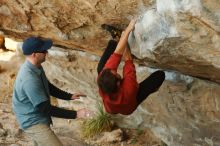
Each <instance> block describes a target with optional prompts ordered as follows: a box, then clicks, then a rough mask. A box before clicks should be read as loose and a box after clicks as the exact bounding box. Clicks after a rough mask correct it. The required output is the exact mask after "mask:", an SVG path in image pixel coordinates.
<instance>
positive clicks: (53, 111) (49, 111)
mask: <svg viewBox="0 0 220 146" xmlns="http://www.w3.org/2000/svg"><path fill="white" fill-rule="evenodd" d="M37 108H38V109H39V111H40V112H41V113H43V114H46V115H47V116H53V117H57V118H65V119H75V118H85V117H90V116H93V113H92V112H91V111H89V110H87V109H84V108H83V109H80V110H78V111H74V110H67V109H62V108H59V107H56V106H52V105H51V104H50V102H49V100H47V101H45V102H42V103H41V104H39V105H38V106H37Z"/></svg>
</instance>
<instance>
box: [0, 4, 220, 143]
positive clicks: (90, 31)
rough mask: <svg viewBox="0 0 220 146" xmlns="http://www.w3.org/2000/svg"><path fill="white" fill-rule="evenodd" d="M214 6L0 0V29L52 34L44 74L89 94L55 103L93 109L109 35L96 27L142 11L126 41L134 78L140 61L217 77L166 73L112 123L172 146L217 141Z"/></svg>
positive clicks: (19, 34)
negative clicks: (144, 131) (129, 111)
mask: <svg viewBox="0 0 220 146" xmlns="http://www.w3.org/2000/svg"><path fill="white" fill-rule="evenodd" d="M219 10H220V1H219V0H209V1H208V0H203V1H202V0H191V1H189V0H157V1H156V0H124V1H116V0H111V1H110V0H99V1H98V0H92V1H91V0H87V1H86V0H81V1H69V0H62V1H61V0H53V1H46V0H32V1H27V0H17V1H13V0H10V1H8V0H1V1H0V30H1V31H2V32H3V33H4V35H6V36H10V37H12V38H16V39H24V38H26V37H27V36H30V35H40V36H43V37H50V38H52V39H53V40H54V42H55V45H56V47H54V48H53V49H52V50H51V51H50V52H49V60H48V62H46V63H45V64H44V67H45V70H46V73H47V75H48V77H49V79H50V80H51V81H52V82H53V83H55V84H56V85H57V86H59V87H62V88H63V89H65V90H67V91H70V92H74V91H76V90H80V91H83V92H84V93H86V94H87V95H88V97H87V98H82V99H81V101H78V102H73V103H72V102H71V103H69V102H61V101H59V104H60V105H61V106H64V107H66V106H69V107H74V108H76V109H77V108H80V107H91V108H92V109H94V110H95V108H96V107H95V105H96V104H95V103H96V102H97V100H99V101H100V100H101V99H100V97H99V95H98V93H97V85H96V76H97V73H96V66H97V62H98V60H99V56H100V54H101V53H102V52H103V50H102V48H103V47H104V46H105V45H106V44H107V41H108V39H110V36H109V34H108V33H106V32H105V31H103V30H101V28H100V25H101V24H103V23H107V24H114V25H117V26H119V27H122V28H124V27H125V26H126V25H127V24H128V22H129V19H130V18H131V17H132V16H141V17H139V19H138V21H137V24H136V28H135V30H134V32H133V34H131V35H130V38H129V44H130V47H131V48H132V53H133V54H134V55H135V56H136V57H137V60H136V61H137V64H136V67H137V74H138V80H139V81H141V80H143V79H144V78H145V77H146V76H147V75H149V74H150V72H151V70H150V69H147V68H146V67H141V65H142V66H143V65H149V66H153V67H157V68H163V69H165V70H176V71H179V72H181V73H183V74H187V75H190V76H194V77H201V78H203V79H208V80H211V81H214V82H211V81H207V80H202V79H198V78H193V77H188V76H187V77H186V78H185V76H184V75H180V74H178V73H177V74H174V75H170V74H169V73H168V72H167V73H166V79H167V80H166V81H165V83H164V84H163V86H162V87H161V88H160V90H159V92H157V93H155V94H153V95H151V96H149V97H148V99H147V100H146V101H145V102H143V104H142V105H141V106H140V107H139V108H138V109H137V110H136V111H135V112H134V113H133V114H132V115H130V116H125V117H123V116H119V118H118V120H117V121H116V122H117V123H118V125H120V126H121V127H140V128H145V127H147V128H150V129H151V130H152V131H153V132H154V134H155V135H157V136H158V137H159V138H161V139H162V140H163V141H165V142H166V143H167V144H168V145H170V146H217V145H220V135H219V134H220V131H219V129H220V124H219V123H220V118H219V117H220V111H219V109H220V104H219V103H220V86H219V84H218V83H219V82H220V76H219V74H220V69H219V68H220V67H219V66H220V59H219V57H220V11H219ZM57 46H62V47H64V48H65V49H60V48H58V47H57ZM73 49H74V50H81V51H74V50H73ZM94 54H95V55H94ZM96 55H97V56H96ZM138 63H139V64H141V65H139V64H138ZM120 70H121V68H120ZM174 79H175V80H174ZM185 79H187V80H185ZM116 117H117V116H116Z"/></svg>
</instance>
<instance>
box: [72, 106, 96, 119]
mask: <svg viewBox="0 0 220 146" xmlns="http://www.w3.org/2000/svg"><path fill="white" fill-rule="evenodd" d="M92 116H94V112H92V111H90V110H88V109H85V108H83V109H80V110H78V111H77V115H76V118H91V117H92Z"/></svg>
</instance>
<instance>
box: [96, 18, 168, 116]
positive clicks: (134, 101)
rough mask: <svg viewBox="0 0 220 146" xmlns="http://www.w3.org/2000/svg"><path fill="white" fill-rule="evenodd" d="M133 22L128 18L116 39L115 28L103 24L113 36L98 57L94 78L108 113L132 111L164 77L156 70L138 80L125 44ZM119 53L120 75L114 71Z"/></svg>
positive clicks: (162, 73)
mask: <svg viewBox="0 0 220 146" xmlns="http://www.w3.org/2000/svg"><path fill="white" fill-rule="evenodd" d="M135 22H136V20H131V22H130V23H129V25H128V27H127V28H126V29H125V31H124V32H123V33H122V35H121V38H120V40H119V42H117V41H116V39H115V38H116V36H117V34H118V31H119V30H118V29H116V28H114V27H112V26H108V25H105V26H104V29H107V30H108V31H110V32H111V34H112V37H113V39H115V40H110V41H109V43H108V46H107V48H106V49H105V51H104V53H103V55H102V57H101V59H100V61H99V64H98V68H97V71H98V78H97V82H98V86H99V94H100V96H101V97H102V99H103V103H104V107H105V109H106V111H107V112H108V113H111V114H118V113H120V114H123V115H129V114H131V113H133V111H135V109H136V108H137V106H138V105H139V104H140V103H141V102H142V101H144V100H145V99H146V98H147V97H148V95H150V94H151V93H153V92H155V91H157V90H158V89H159V87H160V86H161V85H162V83H163V81H164V79H165V73H164V72H163V71H156V72H154V73H152V74H151V75H150V76H149V77H148V78H146V79H145V80H144V81H142V82H141V83H140V84H138V82H137V79H136V71H135V66H134V64H133V60H132V56H131V52H130V48H129V47H128V36H129V33H130V32H131V31H132V30H133V29H134V26H135ZM122 57H123V59H124V62H125V64H124V67H123V78H122V77H121V76H120V75H119V74H118V73H117V68H118V66H119V64H120V62H121V58H122Z"/></svg>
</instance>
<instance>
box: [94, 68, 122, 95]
mask: <svg viewBox="0 0 220 146" xmlns="http://www.w3.org/2000/svg"><path fill="white" fill-rule="evenodd" d="M118 81H120V79H119V78H117V76H116V75H114V74H113V73H112V72H111V69H104V70H103V71H102V72H101V74H100V75H99V77H98V81H97V82H98V86H99V88H100V89H101V90H102V91H103V92H104V93H106V94H108V95H110V94H111V93H115V92H117V90H118V86H117V83H118Z"/></svg>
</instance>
